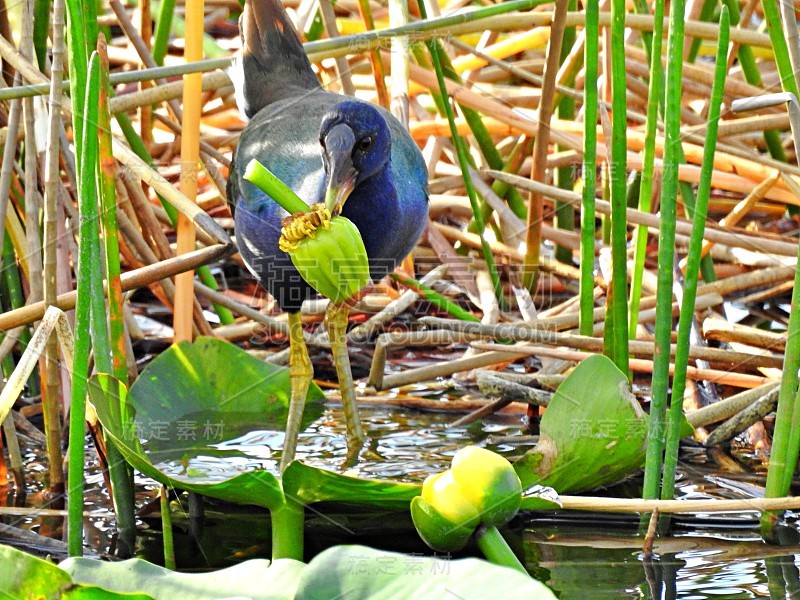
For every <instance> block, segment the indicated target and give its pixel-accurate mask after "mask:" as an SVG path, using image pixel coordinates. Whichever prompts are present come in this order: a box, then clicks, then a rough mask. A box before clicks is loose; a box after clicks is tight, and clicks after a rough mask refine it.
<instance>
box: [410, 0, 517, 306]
mask: <svg viewBox="0 0 800 600" xmlns="http://www.w3.org/2000/svg"><path fill="white" fill-rule="evenodd" d="M417 3H418V5H419V11H420V16H421V18H422V19H423V20H425V19H426V18H427V12H426V9H425V4H424V2H423V0H417ZM508 4H515V3H514V2H509V3H507V4H506V6H508ZM426 45H427V47H428V52H429V53H430V55H431V60H432V61H433V68H434V71H435V72H436V80H437V81H438V83H439V93H440V94H441V95H442V98H444V99H447V97H448V96H447V84H446V83H445V80H444V71H443V69H442V59H441V56H440V54H439V53H440V50H441V48H440V47H439V45H438V44H437V43H436V41H435V40H431V41H428V42H426ZM442 54H443V52H442ZM443 107H444V110H445V114H446V115H447V122H448V123H449V125H450V135H451V137H452V141H453V145H454V146H455V148H456V154H457V155H458V164H459V166H460V168H461V174H462V176H463V178H464V187H465V188H466V190H467V196H468V197H469V203H470V206H471V207H472V215H473V218H474V219H475V226H476V228H477V234H478V236H479V237H480V239H481V252H482V254H483V259H484V260H485V261H486V267H487V269H488V270H489V276H490V277H491V279H492V287H493V288H494V293H495V296H496V297H497V298H498V300H499V301H501V302H502V298H503V288H502V286H501V284H500V276H499V275H498V274H497V267H496V266H495V263H494V255H493V254H492V249H491V248H490V247H489V242H487V241H486V238H485V237H484V229H485V227H486V225H485V222H484V220H483V214H482V212H481V209H480V204H479V203H478V194H477V192H476V191H475V187H474V186H473V185H472V177H470V174H469V166H470V161H469V153H468V152H467V149H466V144H465V142H464V139H463V138H462V137H461V135H459V133H458V128H457V127H456V121H455V115H454V114H453V107H452V106H451V105H450V102H447V101H445V102H443Z"/></svg>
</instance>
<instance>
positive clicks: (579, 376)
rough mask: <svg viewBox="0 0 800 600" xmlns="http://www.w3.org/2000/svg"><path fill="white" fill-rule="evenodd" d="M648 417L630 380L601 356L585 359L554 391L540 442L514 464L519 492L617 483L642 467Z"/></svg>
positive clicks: (562, 489)
mask: <svg viewBox="0 0 800 600" xmlns="http://www.w3.org/2000/svg"><path fill="white" fill-rule="evenodd" d="M646 437H647V415H646V414H645V413H644V411H643V410H642V409H641V407H640V406H639V403H638V402H637V400H636V398H635V397H634V396H633V394H632V393H631V391H630V386H629V384H628V378H627V377H626V376H625V374H624V373H623V372H622V371H620V370H619V369H618V368H617V367H616V365H614V363H613V362H612V361H611V360H610V359H608V358H607V357H605V356H602V355H595V356H590V357H589V358H587V359H585V360H583V361H582V362H581V363H580V364H579V365H578V366H577V367H575V370H573V371H572V373H570V374H569V376H568V377H567V378H566V379H565V380H564V382H563V383H562V384H561V385H560V386H559V387H558V390H557V391H556V393H555V395H554V396H553V399H552V400H551V401H550V404H549V405H548V407H547V410H546V411H545V413H544V416H543V417H542V421H541V424H540V436H539V443H538V444H537V445H536V447H535V448H533V449H532V450H530V451H529V452H528V453H526V454H525V456H523V457H522V458H521V459H520V460H518V461H517V462H516V463H514V468H515V469H516V471H517V474H518V475H519V478H520V480H521V481H522V485H523V487H528V486H531V485H533V484H541V485H546V486H550V487H552V488H554V489H555V490H557V491H558V492H559V493H561V494H563V493H567V492H578V491H583V490H589V489H594V488H598V487H602V486H604V485H609V484H611V483H615V482H617V481H620V480H622V479H624V478H625V477H627V476H629V475H630V474H631V473H633V472H635V471H637V470H638V469H640V468H641V466H642V464H643V463H644V458H645V444H646Z"/></svg>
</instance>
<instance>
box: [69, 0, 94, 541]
mask: <svg viewBox="0 0 800 600" xmlns="http://www.w3.org/2000/svg"><path fill="white" fill-rule="evenodd" d="M66 7H67V45H68V48H69V61H68V63H69V74H70V80H71V81H72V82H73V84H74V87H73V92H72V129H73V138H74V143H75V161H76V165H77V168H78V176H79V179H78V198H79V207H78V210H79V213H80V214H81V216H82V217H84V218H82V219H81V221H80V237H81V243H80V244H79V246H78V265H77V268H76V269H75V273H76V278H77V291H78V299H77V303H76V306H75V354H74V356H73V365H72V398H71V404H70V419H69V450H68V452H69V470H68V472H67V513H68V516H67V547H68V551H69V554H70V556H80V555H81V554H82V553H83V470H84V464H83V461H84V440H85V427H86V425H85V421H86V417H85V415H86V382H87V379H88V377H89V353H90V347H91V341H92V340H91V333H90V319H91V304H90V301H91V296H92V273H91V269H90V268H89V265H90V263H91V246H92V245H96V244H97V243H99V237H98V235H97V233H96V225H97V223H96V218H97V217H96V205H95V204H94V203H95V194H96V192H97V188H96V187H95V165H96V160H97V156H96V155H95V157H94V158H95V161H94V162H92V161H87V160H85V157H84V146H85V144H86V143H87V141H88V140H91V139H94V140H95V141H96V139H97V136H96V135H94V136H92V135H86V133H87V132H86V130H87V128H88V124H90V123H91V124H94V123H97V103H96V102H91V95H90V93H91V89H90V88H91V86H90V85H89V83H90V82H89V49H90V48H93V47H94V45H95V40H96V38H97V20H96V17H95V13H94V5H93V4H92V3H88V4H86V3H84V2H80V1H79V0H67V4H66ZM97 85H98V82H95V86H94V87H95V89H97ZM92 212H94V213H95V223H94V225H95V233H94V237H93V235H92V229H91V227H92V219H90V218H88V217H85V215H87V214H91V213H92ZM93 240H94V241H93Z"/></svg>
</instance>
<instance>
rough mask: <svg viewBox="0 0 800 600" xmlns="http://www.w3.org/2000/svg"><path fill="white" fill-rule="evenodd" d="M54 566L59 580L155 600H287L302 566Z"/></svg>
mask: <svg viewBox="0 0 800 600" xmlns="http://www.w3.org/2000/svg"><path fill="white" fill-rule="evenodd" d="M59 567H60V568H61V569H63V571H62V574H63V575H64V576H65V577H68V575H67V573H68V574H69V575H71V576H72V578H73V579H74V580H75V581H77V582H82V583H91V584H94V585H97V586H100V587H103V588H106V589H110V590H116V591H117V592H134V591H137V592H145V593H147V594H150V596H152V597H153V598H155V599H157V600H160V599H167V600H173V599H174V598H180V599H181V600H209V599H211V598H248V599H252V600H291V599H292V598H294V597H295V590H296V589H297V585H298V584H299V583H300V577H301V575H302V574H303V571H305V570H306V569H307V568H308V567H307V565H305V564H304V563H302V562H300V561H297V560H292V559H290V558H282V559H279V560H274V561H271V562H270V561H268V560H264V559H253V560H248V561H245V562H243V563H240V564H238V565H234V566H232V567H228V568H226V569H221V570H219V571H212V572H209V573H178V572H176V571H170V570H169V569H165V568H164V567H159V566H157V565H154V564H152V563H149V562H147V561H144V560H141V559H138V558H134V559H130V560H124V561H120V562H111V563H109V562H102V561H99V560H95V559H91V558H68V559H67V560H65V561H63V562H62V563H61V564H60V565H59ZM126 597H127V596H126ZM148 597H149V596H148Z"/></svg>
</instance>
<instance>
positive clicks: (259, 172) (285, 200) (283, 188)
mask: <svg viewBox="0 0 800 600" xmlns="http://www.w3.org/2000/svg"><path fill="white" fill-rule="evenodd" d="M244 178H245V179H246V180H247V181H249V182H250V183H252V184H253V185H255V186H257V187H258V188H259V189H260V190H261V191H263V192H264V193H265V194H269V195H270V197H271V198H272V199H273V200H275V202H277V203H278V204H280V206H281V208H282V209H283V210H285V211H286V212H288V213H289V214H290V215H293V214H295V213H299V212H307V211H308V210H309V206H308V204H306V203H305V202H303V201H302V200H301V199H300V197H299V196H298V195H297V194H295V193H294V192H293V191H292V190H291V189H290V188H289V186H287V185H286V184H285V183H283V182H282V181H281V180H280V179H278V178H277V177H275V175H273V174H272V171H270V170H269V169H267V167H265V166H264V165H262V164H261V163H260V162H258V159H255V158H254V159H253V160H251V161H250V162H249V163H248V165H247V167H246V168H245V171H244Z"/></svg>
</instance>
